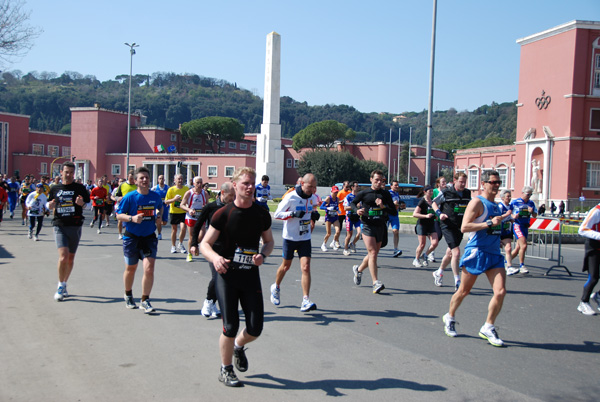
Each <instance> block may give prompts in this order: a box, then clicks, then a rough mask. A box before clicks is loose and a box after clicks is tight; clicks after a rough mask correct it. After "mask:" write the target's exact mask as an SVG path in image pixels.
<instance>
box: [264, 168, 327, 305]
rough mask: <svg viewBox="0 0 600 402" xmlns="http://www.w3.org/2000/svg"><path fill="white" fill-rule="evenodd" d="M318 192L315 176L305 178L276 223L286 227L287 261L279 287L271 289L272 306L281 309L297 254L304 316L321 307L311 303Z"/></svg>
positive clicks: (284, 201)
mask: <svg viewBox="0 0 600 402" xmlns="http://www.w3.org/2000/svg"><path fill="white" fill-rule="evenodd" d="M316 191H317V179H316V178H315V176H314V175H313V174H310V173H308V174H306V175H304V177H303V178H302V181H301V183H300V186H299V187H296V188H295V189H294V190H292V191H290V192H289V193H287V194H286V195H285V196H284V197H283V199H282V200H281V202H280V203H279V206H278V207H277V211H275V219H282V220H283V221H284V224H283V247H282V248H283V261H282V262H281V265H280V266H279V268H278V269H277V274H276V276H275V283H274V284H272V285H271V303H273V304H274V305H276V306H278V305H279V303H280V299H279V292H280V288H279V285H280V284H281V281H283V277H284V276H285V274H286V272H287V271H288V270H289V269H290V266H291V265H292V259H293V258H294V251H297V252H298V257H300V269H301V270H302V281H301V283H302V292H303V299H302V304H301V307H300V311H302V312H303V313H305V312H308V311H311V310H316V308H317V305H316V304H315V303H313V302H311V301H310V299H309V293H310V281H311V278H310V257H311V242H310V238H311V233H312V228H313V227H314V226H313V225H314V223H313V221H316V220H318V219H319V216H320V215H319V212H318V208H319V204H320V203H319V198H318V197H317V196H316V195H315V192H316Z"/></svg>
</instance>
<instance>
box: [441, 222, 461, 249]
mask: <svg viewBox="0 0 600 402" xmlns="http://www.w3.org/2000/svg"><path fill="white" fill-rule="evenodd" d="M442 235H443V236H444V240H446V243H448V247H450V249H453V248H456V247H460V243H461V242H462V239H463V233H462V232H461V231H460V229H454V228H452V227H449V226H446V225H443V226H442Z"/></svg>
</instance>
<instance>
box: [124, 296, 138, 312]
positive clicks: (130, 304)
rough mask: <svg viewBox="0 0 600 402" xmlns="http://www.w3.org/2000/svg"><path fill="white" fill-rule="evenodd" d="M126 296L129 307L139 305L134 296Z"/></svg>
mask: <svg viewBox="0 0 600 402" xmlns="http://www.w3.org/2000/svg"><path fill="white" fill-rule="evenodd" d="M124 298H125V307H127V308H128V309H134V308H137V305H136V304H135V300H133V296H127V295H125V297H124Z"/></svg>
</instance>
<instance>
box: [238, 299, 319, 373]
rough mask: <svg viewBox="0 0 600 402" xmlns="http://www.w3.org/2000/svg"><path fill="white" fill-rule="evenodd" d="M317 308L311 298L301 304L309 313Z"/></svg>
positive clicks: (303, 311)
mask: <svg viewBox="0 0 600 402" xmlns="http://www.w3.org/2000/svg"><path fill="white" fill-rule="evenodd" d="M316 309H317V305H316V304H315V303H313V302H311V301H310V300H309V299H302V305H301V306H300V311H301V312H302V313H307V312H309V311H311V310H316ZM240 371H241V370H240Z"/></svg>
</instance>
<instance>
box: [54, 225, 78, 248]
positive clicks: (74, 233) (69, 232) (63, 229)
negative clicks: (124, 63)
mask: <svg viewBox="0 0 600 402" xmlns="http://www.w3.org/2000/svg"><path fill="white" fill-rule="evenodd" d="M79 239H81V226H54V240H56V248H63V247H68V248H69V253H71V254H75V253H76V252H77V247H78V246H79Z"/></svg>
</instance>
